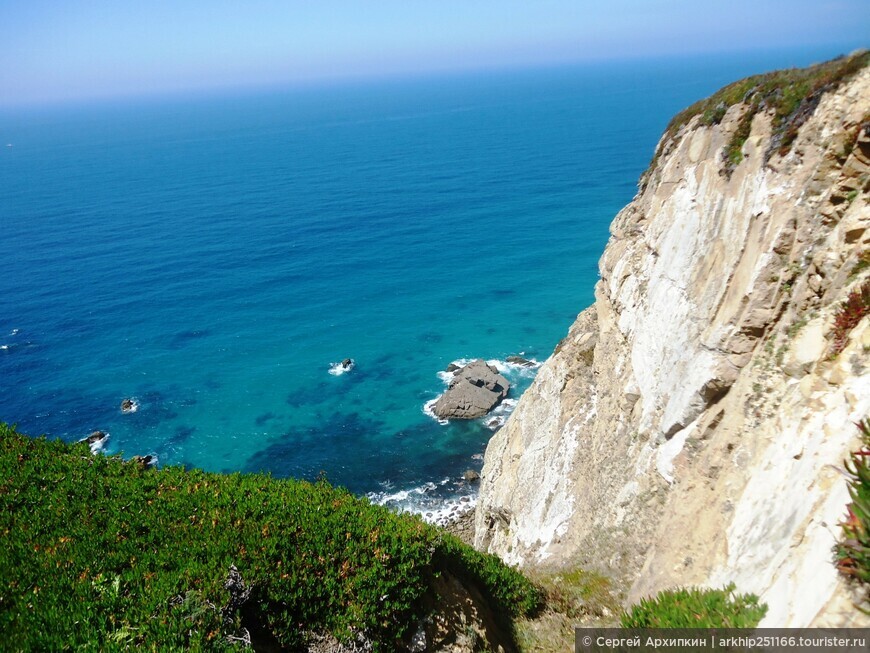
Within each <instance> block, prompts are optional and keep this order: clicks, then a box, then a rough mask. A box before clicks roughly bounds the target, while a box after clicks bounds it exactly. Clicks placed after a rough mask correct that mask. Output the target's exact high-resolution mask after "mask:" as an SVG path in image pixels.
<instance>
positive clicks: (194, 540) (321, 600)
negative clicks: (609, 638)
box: [0, 425, 536, 651]
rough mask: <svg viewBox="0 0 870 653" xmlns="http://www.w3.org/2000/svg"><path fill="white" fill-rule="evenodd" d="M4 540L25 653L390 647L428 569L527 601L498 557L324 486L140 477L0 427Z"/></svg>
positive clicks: (6, 603) (3, 617)
mask: <svg viewBox="0 0 870 653" xmlns="http://www.w3.org/2000/svg"><path fill="white" fill-rule="evenodd" d="M0 533H2V537H3V546H0V633H3V638H4V640H5V641H7V642H15V645H16V646H18V647H20V648H21V649H23V650H45V651H48V650H51V651H61V650H79V649H90V650H104V649H116V648H123V647H126V646H129V647H130V648H149V649H152V650H155V649H159V650H173V649H178V650H182V649H183V650H188V649H193V650H221V649H222V648H225V647H227V646H229V645H230V644H229V638H230V637H233V636H243V635H244V634H245V632H244V631H245V629H247V630H248V631H249V632H250V633H251V635H252V636H255V637H256V636H259V637H261V638H262V637H265V638H266V639H267V640H268V641H269V642H271V643H274V644H277V645H279V646H282V647H285V648H293V647H298V646H299V645H300V644H302V643H303V638H304V637H305V636H306V633H331V634H333V635H334V636H335V637H337V638H338V639H340V640H342V641H346V640H349V639H351V638H352V637H354V636H355V635H356V634H364V635H365V636H366V637H367V638H369V639H371V640H373V641H374V642H376V650H384V651H389V650H394V649H395V648H396V644H397V642H398V641H400V640H402V639H403V638H404V637H406V636H407V635H408V631H409V629H410V628H412V627H413V626H414V624H415V621H416V620H417V619H418V618H419V617H420V616H422V615H421V610H422V607H421V605H422V601H421V599H422V597H423V595H424V594H426V593H427V592H428V591H429V590H430V588H431V585H432V582H433V580H434V578H435V577H436V575H437V574H439V573H440V572H441V570H442V569H443V568H444V567H441V566H439V565H443V566H445V567H446V566H449V567H450V568H451V569H452V568H455V569H458V570H459V571H460V572H461V573H459V578H460V580H462V581H463V582H467V583H471V584H474V585H477V587H478V589H479V590H480V591H481V593H483V594H484V595H488V596H492V597H494V598H495V599H496V600H497V601H498V602H499V604H498V605H499V607H500V608H501V609H502V610H504V611H505V612H506V613H507V614H523V613H525V612H526V611H528V610H529V609H531V608H532V607H533V606H534V605H535V596H536V592H535V588H534V587H533V586H532V585H531V584H530V583H529V582H528V581H527V580H526V579H525V578H524V577H522V576H521V575H520V574H519V573H518V572H516V571H514V570H513V569H510V568H508V567H506V566H505V565H504V564H503V563H501V562H500V561H498V560H497V559H496V558H495V557H494V556H486V555H483V554H480V553H478V552H475V551H473V550H472V549H470V548H469V547H466V546H465V545H462V544H461V543H459V542H458V541H456V540H454V539H453V538H451V537H448V536H443V535H442V533H441V532H440V531H439V530H437V529H435V528H433V527H431V526H429V525H427V524H425V523H424V522H422V521H421V520H420V519H419V518H417V517H415V516H411V515H396V514H393V513H391V512H389V511H388V510H386V509H384V508H381V507H379V506H373V505H371V504H370V503H369V502H368V501H366V500H365V499H360V498H358V497H355V496H353V495H351V494H350V493H349V492H347V491H346V490H343V489H339V488H333V487H331V486H330V485H329V484H328V483H326V482H325V481H320V482H317V483H313V484H312V483H307V482H302V481H295V480H277V479H272V478H270V477H268V476H264V475H259V474H247V475H242V474H232V475H221V474H210V473H206V472H202V471H198V470H190V471H185V470H184V469H183V468H178V467H167V468H164V469H160V470H157V469H147V468H144V467H143V466H142V465H141V464H137V463H135V462H127V461H124V460H122V459H120V458H117V457H107V456H103V455H96V456H94V455H92V454H91V453H90V451H89V450H88V448H87V446H86V445H85V444H77V445H65V444H63V443H62V442H60V441H57V440H55V441H49V440H45V439H32V438H28V437H26V436H24V435H21V434H19V433H17V432H16V431H15V429H14V428H10V427H8V426H6V425H0ZM232 566H234V567H235V568H237V570H238V574H239V575H240V577H241V581H242V582H241V584H238V583H237V584H236V585H235V586H233V584H232V583H230V582H228V581H229V580H230V579H229V574H230V569H231V567H232Z"/></svg>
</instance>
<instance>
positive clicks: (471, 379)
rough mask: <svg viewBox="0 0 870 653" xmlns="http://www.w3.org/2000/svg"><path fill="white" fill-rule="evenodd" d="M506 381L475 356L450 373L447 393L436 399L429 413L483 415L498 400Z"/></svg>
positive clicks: (507, 385) (504, 393) (465, 416)
mask: <svg viewBox="0 0 870 653" xmlns="http://www.w3.org/2000/svg"><path fill="white" fill-rule="evenodd" d="M508 390H510V383H508V380H507V379H506V378H504V377H503V376H502V375H501V374H499V373H498V370H497V369H495V368H494V367H492V366H491V365H487V364H486V361H484V360H481V359H477V360H473V361H471V362H470V363H469V364H468V365H466V366H465V367H463V368H460V369H458V370H456V371H455V372H454V373H453V379H452V380H451V381H450V385H449V386H448V388H447V392H445V393H444V394H443V395H441V396H440V397H439V398H438V401H436V402H435V405H434V406H433V407H432V412H433V413H435V416H436V417H438V419H475V418H477V417H483V416H484V415H486V414H487V413H488V412H489V411H491V410H492V409H493V408H495V407H496V406H498V405H499V404H500V403H501V400H502V399H504V398H505V397H506V396H507V393H508Z"/></svg>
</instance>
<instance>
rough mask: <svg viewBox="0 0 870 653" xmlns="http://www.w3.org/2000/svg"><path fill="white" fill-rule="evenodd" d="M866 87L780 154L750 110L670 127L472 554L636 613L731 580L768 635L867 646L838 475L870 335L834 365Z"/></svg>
mask: <svg viewBox="0 0 870 653" xmlns="http://www.w3.org/2000/svg"><path fill="white" fill-rule="evenodd" d="M865 62H866V57H865ZM862 66H863V67H862ZM856 67H857V72H856V73H854V74H853V75H851V77H850V78H849V79H848V81H845V82H844V83H843V84H841V85H840V86H836V85H835V84H830V85H829V86H828V87H825V89H824V92H820V94H819V95H818V96H817V97H815V98H811V101H808V102H807V103H806V107H804V106H803V105H801V107H803V108H800V109H799V110H796V113H795V115H797V114H800V118H801V120H800V121H795V122H794V123H793V124H792V125H790V126H789V129H790V131H789V132H787V133H784V132H783V130H782V128H781V124H780V123H778V122H777V121H778V120H780V119H781V118H780V117H779V116H778V115H777V114H776V112H775V111H774V110H773V108H771V107H768V108H765V106H766V105H765V104H764V103H762V102H759V103H756V104H755V105H752V104H750V102H749V101H747V102H746V103H743V102H741V101H740V100H739V98H738V100H737V101H736V103H732V104H731V105H730V106H727V108H726V107H724V106H722V107H718V108H717V107H716V106H715V104H713V105H711V107H712V108H711V111H710V112H709V115H708V113H705V112H704V111H700V112H698V113H697V114H696V115H694V117H691V116H690V117H689V118H686V119H685V122H684V123H683V124H679V123H675V125H676V126H673V125H672V128H669V130H668V132H667V133H666V134H665V136H664V137H663V138H662V141H661V142H660V143H659V146H658V148H657V151H656V156H655V159H654V163H653V164H652V165H651V168H650V170H649V171H648V172H647V173H646V174H645V175H644V177H643V179H642V182H641V189H640V191H639V193H638V194H637V196H636V197H635V198H634V200H633V201H632V202H631V203H630V204H629V205H628V206H626V207H625V208H624V209H623V210H622V211H621V212H620V213H619V214H618V215H617V216H616V218H615V220H614V221H613V224H612V225H611V230H610V233H611V237H610V241H609V243H608V245H607V248H606V250H605V252H604V255H603V256H602V258H601V261H600V264H599V267H600V273H601V279H600V281H599V282H598V284H597V285H596V288H595V302H594V304H593V305H592V306H591V307H589V308H587V309H586V310H584V311H583V312H582V313H580V315H579V316H578V318H577V320H576V322H575V323H574V324H573V325H572V326H571V328H570V330H569V332H568V335H567V336H566V337H565V339H564V340H563V341H562V342H561V343H560V344H559V346H558V347H557V348H556V351H555V352H554V353H553V355H552V356H551V357H550V358H549V359H548V360H547V361H546V363H545V364H544V365H543V366H542V367H541V369H540V371H539V373H538V375H537V377H536V379H535V381H534V383H533V384H532V386H531V387H530V389H529V390H528V391H527V392H526V393H524V395H523V396H522V397H521V398H520V401H519V403H518V405H517V407H516V409H515V411H514V412H513V414H512V415H511V417H510V418H509V419H508V421H507V423H506V424H505V426H504V427H503V428H501V429H500V430H499V431H498V432H496V433H495V435H494V436H493V437H492V439H491V440H490V443H489V446H488V447H487V450H486V455H485V460H484V466H483V470H482V479H481V490H480V496H479V499H478V504H477V513H476V523H475V530H476V532H475V545H476V546H477V547H478V548H480V549H483V550H487V551H490V552H493V553H497V554H498V555H500V556H501V557H502V558H503V559H505V560H506V561H508V562H510V563H516V564H521V565H537V566H540V565H551V566H554V567H566V566H573V567H577V566H581V567H584V568H587V569H592V570H595V571H598V572H601V573H605V574H607V575H609V576H611V577H617V578H618V579H619V580H620V581H621V582H622V583H624V585H625V586H626V587H628V588H630V589H629V591H628V599H629V600H630V601H635V600H637V599H639V598H640V597H642V596H646V595H650V594H653V593H655V592H657V591H658V590H661V589H665V588H669V587H674V586H686V585H706V586H720V587H721V586H722V585H724V584H726V583H728V582H731V581H734V582H735V583H736V584H737V587H738V589H739V590H740V591H743V592H753V593H756V594H758V595H759V596H760V597H761V600H762V601H764V602H766V603H767V604H768V606H769V611H768V614H767V617H766V618H765V620H764V621H763V622H762V625H763V626H777V627H780V626H783V627H784V626H796V627H797V626H810V625H812V626H845V625H867V617H866V616H864V615H862V613H860V612H858V611H857V610H855V609H854V608H851V609H850V605H851V604H850V603H849V601H848V593H847V591H846V589H845V585H844V582H843V581H842V580H841V579H840V578H839V577H838V575H837V571H836V569H835V567H834V565H833V564H832V554H831V548H832V546H833V544H834V542H835V537H836V534H837V531H838V529H837V527H836V525H837V524H838V522H840V521H841V520H842V518H843V517H844V515H845V510H846V504H847V503H848V501H849V496H848V492H847V488H846V483H845V480H844V479H843V477H842V475H841V474H840V473H839V472H838V471H837V470H838V469H839V468H840V467H841V466H842V461H843V460H844V458H846V457H847V456H848V453H849V451H851V450H852V449H853V448H854V447H855V446H856V445H857V432H856V429H855V426H854V423H855V422H856V421H858V420H860V419H862V418H864V417H866V416H867V415H868V414H870V364H868V357H867V352H868V350H870V316H864V317H863V318H861V319H860V320H859V321H857V322H856V323H855V325H854V327H853V328H850V330H849V331H848V333H846V334H845V335H843V336H842V338H840V340H841V341H842V344H843V348H842V351H841V352H840V353H838V354H837V355H836V356H833V355H832V352H833V349H832V347H831V346H832V343H833V342H834V341H835V340H837V338H836V337H835V336H834V327H835V322H836V321H837V315H838V311H839V310H840V307H842V306H843V304H844V302H845V300H846V298H847V297H848V296H849V295H850V293H853V292H855V291H856V289H858V288H860V287H861V286H862V284H868V283H870V267H868V265H867V259H868V254H867V252H868V248H870V204H868V191H870V122H868V116H870V68H867V67H866V63H865V64H862V65H859V66H856ZM739 97H744V94H743V93H741V94H740V96H739ZM746 98H747V99H748V98H749V94H747V95H746ZM759 107H760V108H759ZM713 109H716V110H715V111H713ZM786 138H788V139H790V140H789V141H788V146H787V147H786V146H785V145H783V143H785V140H784V139H786ZM519 488H522V491H517V490H518V489H519ZM675 534H679V535H678V536H675ZM844 606H845V609H844Z"/></svg>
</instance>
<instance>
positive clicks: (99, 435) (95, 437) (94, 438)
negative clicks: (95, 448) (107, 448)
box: [85, 431, 109, 444]
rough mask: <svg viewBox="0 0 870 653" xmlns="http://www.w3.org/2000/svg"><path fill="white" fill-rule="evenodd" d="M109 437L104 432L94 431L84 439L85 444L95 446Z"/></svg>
mask: <svg viewBox="0 0 870 653" xmlns="http://www.w3.org/2000/svg"><path fill="white" fill-rule="evenodd" d="M107 437H109V434H108V433H106V432H105V431H94V432H93V433H91V434H90V435H89V436H88V437H86V438H85V442H87V443H88V444H97V443H98V442H101V441H103V440H105V439H106V438H107Z"/></svg>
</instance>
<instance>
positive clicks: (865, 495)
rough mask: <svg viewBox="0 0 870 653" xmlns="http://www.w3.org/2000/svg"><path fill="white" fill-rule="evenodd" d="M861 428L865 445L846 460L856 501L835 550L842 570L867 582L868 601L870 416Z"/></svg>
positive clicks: (849, 508)
mask: <svg viewBox="0 0 870 653" xmlns="http://www.w3.org/2000/svg"><path fill="white" fill-rule="evenodd" d="M858 429H859V431H860V433H861V446H860V447H859V449H858V451H855V452H853V453H852V454H851V455H850V456H849V460H847V461H846V470H847V471H848V473H849V496H850V497H851V499H852V501H851V503H850V504H849V505H848V506H847V507H846V511H847V516H846V519H845V521H843V522H842V523H841V524H840V528H841V529H842V536H841V539H840V542H839V543H837V544H836V546H835V547H834V554H835V556H836V559H837V569H838V570H839V571H840V573H842V574H844V575H845V576H847V577H849V578H853V579H855V580H857V581H859V582H861V583H864V584H865V585H866V594H865V601H866V602H867V603H870V420H868V419H864V420H862V421H861V422H860V423H859V424H858Z"/></svg>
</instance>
